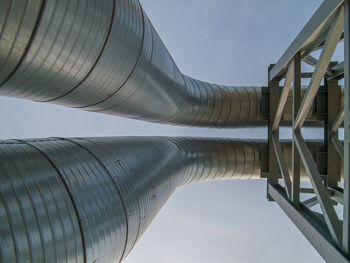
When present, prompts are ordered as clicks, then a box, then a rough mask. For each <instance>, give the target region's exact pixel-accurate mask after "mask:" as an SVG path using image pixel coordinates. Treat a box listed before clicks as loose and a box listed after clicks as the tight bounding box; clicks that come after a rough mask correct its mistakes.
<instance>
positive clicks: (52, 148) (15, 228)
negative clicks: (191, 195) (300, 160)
mask: <svg viewBox="0 0 350 263" xmlns="http://www.w3.org/2000/svg"><path fill="white" fill-rule="evenodd" d="M266 145H267V144H266V142H264V141H244V140H230V139H196V138H167V137H119V138H118V137H110V138H69V139H63V138H50V139H31V140H8V141H0V181H1V184H0V222H1V224H0V262H119V261H121V260H122V259H123V258H125V257H126V256H127V255H128V253H129V252H130V250H131V249H132V247H133V246H134V244H135V243H136V241H137V240H138V239H139V238H140V236H141V235H142V234H143V232H144V231H145V229H146V228H147V226H148V225H149V224H150V223H151V221H152V219H153V218H154V216H155V215H156V214H157V212H158V211H159V210H160V208H161V207H162V206H163V205H164V203H165V202H166V200H167V199H168V198H169V197H170V195H171V194H172V193H173V192H174V190H175V189H176V188H177V187H179V186H182V185H185V184H190V183H195V182H202V181H212V180H227V179H243V178H245V179H250V178H252V179H258V178H260V167H261V158H262V155H263V154H264V148H265V147H266ZM318 147H322V144H321V143H318V142H314V143H313V144H311V149H312V151H315V150H317V148H318ZM282 149H283V153H284V155H285V159H286V160H289V159H290V154H291V145H290V143H285V142H284V143H282ZM289 166H290V164H289Z"/></svg>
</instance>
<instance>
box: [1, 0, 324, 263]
mask: <svg viewBox="0 0 350 263" xmlns="http://www.w3.org/2000/svg"><path fill="white" fill-rule="evenodd" d="M321 2H322V1H321V0H307V1H305V0H264V1H262V0H245V1H238V0H206V1H203V0H176V1H173V0H141V4H142V5H143V7H144V9H145V10H146V12H147V14H148V16H149V17H150V20H151V21H152V23H153V25H154V26H155V28H156V29H157V31H158V33H159V35H160V36H161V38H162V40H163V41H164V43H165V45H166V46H167V48H168V50H169V52H170V54H171V55H172V56H173V58H174V60H175V62H176V63H177V65H178V67H179V68H180V70H181V71H182V72H183V73H185V74H187V75H190V76H192V77H195V78H198V79H201V80H205V81H209V82H215V83H219V84H227V85H257V86H258V85H264V86H265V85H266V84H267V67H268V65H269V64H270V63H274V62H276V61H277V60H278V58H279V57H280V56H281V55H282V53H283V51H284V50H285V49H286V48H287V47H288V46H289V44H290V43H291V41H292V40H293V39H294V38H295V36H296V35H297V33H298V32H299V31H300V30H301V29H302V27H303V26H304V24H305V23H306V22H307V20H308V19H309V18H310V17H311V15H312V14H313V12H314V11H315V10H316V9H317V7H318V6H319V5H320V3H321ZM0 123H1V129H0V138H29V137H36V138H39V137H49V136H61V137H64V136H81V137H82V136H106V135H110V136H122V135H164V136H212V137H239V138H265V137H266V130H265V129H255V130H251V129H243V130H242V129H238V130H231V129H199V128H186V127H175V126H165V125H159V124H152V123H146V122H142V121H135V120H128V119H124V118H117V117H112V116H107V115H100V114H96V113H91V112H84V111H79V110H73V109H68V108H64V107H60V106H56V105H48V104H40V103H34V102H30V101H24V100H18V99H11V98H5V97H0ZM319 134H320V132H318V135H319ZM265 195H266V182H265V181H221V182H213V183H201V184H197V185H190V186H185V187H183V188H181V189H178V191H177V192H176V193H175V194H174V195H173V196H172V197H171V198H170V199H169V201H168V203H167V204H166V205H165V207H164V208H163V209H162V210H161V211H160V213H159V214H158V215H157V216H156V218H155V220H154V222H153V223H152V224H151V226H150V227H149V229H148V230H147V231H146V232H145V234H144V235H143V237H141V239H140V240H139V241H138V243H137V244H136V246H135V247H134V249H133V250H132V252H131V254H130V255H129V256H128V258H127V259H126V260H125V262H127V263H139V262H142V263H148V262H152V263H158V262H159V263H160V262H161V263H164V262H169V263H171V262H182V263H188V262H201V263H207V262H242V263H245V262H269V263H274V262H276V263H280V262H323V260H322V258H321V257H320V256H319V255H318V254H317V252H316V251H315V250H314V249H313V248H312V247H311V245H310V244H309V243H308V241H306V239H305V238H304V237H303V236H302V234H301V233H300V232H299V231H298V230H297V228H296V227H295V226H294V225H293V224H292V223H291V221H290V220H289V219H288V218H287V217H286V216H285V215H284V214H283V212H282V211H281V210H280V209H279V208H278V207H277V205H276V204H275V203H273V202H268V201H267V200H266V199H265Z"/></svg>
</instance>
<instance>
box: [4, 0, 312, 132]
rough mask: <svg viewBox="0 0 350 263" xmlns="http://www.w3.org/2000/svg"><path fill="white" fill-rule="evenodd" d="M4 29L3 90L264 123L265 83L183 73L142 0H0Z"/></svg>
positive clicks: (188, 119)
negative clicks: (226, 82) (231, 82)
mask: <svg viewBox="0 0 350 263" xmlns="http://www.w3.org/2000/svg"><path fill="white" fill-rule="evenodd" d="M0 34H1V35H0V47H1V48H0V94H2V95H6V96H12V97H17V98H25V99H31V100H34V101H42V102H51V103H56V104H60V105H64V106H67V107H73V108H80V109H83V110H88V111H94V112H100V113H105V114H112V115H118V116H125V117H130V118H135V119H141V120H148V121H152V122H160V123H170V124H182V125H196V126H219V127H220V126H225V127H237V126H257V125H265V124H266V122H267V117H266V116H264V115H263V114H262V102H261V100H262V90H261V88H260V87H235V86H223V85H215V84H211V83H207V82H203V81H199V80H196V79H193V78H191V77H188V76H186V75H183V74H182V73H181V72H180V71H179V69H178V68H177V66H176V64H175V63H174V61H173V59H172V58H171V56H170V54H169V53H168V51H167V49H166V48H165V46H164V44H163V42H162V40H161V39H160V38H159V35H158V34H157V32H156V30H155V29H154V27H153V26H152V24H151V22H150V21H149V19H148V17H147V15H146V14H145V12H144V11H143V9H142V7H141V6H140V4H139V2H138V0H86V1H81V0H45V1H39V0H2V1H1V3H0ZM289 121H290V117H289V116H288V114H285V115H284V116H282V123H284V122H289ZM308 121H312V122H314V121H315V116H311V118H309V119H308Z"/></svg>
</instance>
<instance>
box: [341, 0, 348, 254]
mask: <svg viewBox="0 0 350 263" xmlns="http://www.w3.org/2000/svg"><path fill="white" fill-rule="evenodd" d="M349 16H350V1H349V0H345V2H344V80H345V86H344V111H345V112H344V114H345V116H344V213H343V250H344V252H345V254H346V256H347V257H348V258H349V259H350V240H349V239H350V228H349V213H350V200H349V199H350V181H349V180H350V178H349V173H350V153H349V151H350V129H349V125H350V90H349V77H350V76H349V73H350V65H349V63H350V61H349V56H350V51H349V41H350V36H349V34H350V32H349V30H350V18H349Z"/></svg>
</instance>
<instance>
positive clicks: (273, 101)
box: [267, 65, 279, 201]
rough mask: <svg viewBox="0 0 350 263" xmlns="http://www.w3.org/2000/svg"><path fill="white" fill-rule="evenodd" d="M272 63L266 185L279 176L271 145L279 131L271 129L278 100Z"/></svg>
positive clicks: (277, 87)
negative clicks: (272, 77)
mask: <svg viewBox="0 0 350 263" xmlns="http://www.w3.org/2000/svg"><path fill="white" fill-rule="evenodd" d="M273 66H274V65H270V67H269V90H270V95H269V96H270V103H269V112H270V114H269V122H268V124H269V125H268V145H269V175H268V178H267V186H268V185H269V184H277V183H278V178H279V167H278V161H277V157H276V153H275V151H274V146H273V135H274V134H275V135H276V136H279V131H278V130H277V131H275V133H274V131H273V128H272V126H273V123H274V119H275V115H276V110H277V106H278V101H279V81H278V80H270V71H271V69H272V68H273ZM267 198H268V200H269V201H272V200H273V199H272V198H271V197H270V195H269V188H268V187H267Z"/></svg>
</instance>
